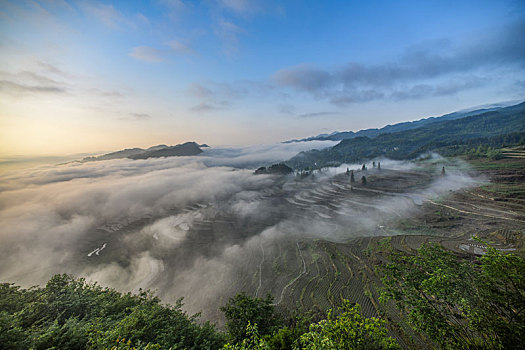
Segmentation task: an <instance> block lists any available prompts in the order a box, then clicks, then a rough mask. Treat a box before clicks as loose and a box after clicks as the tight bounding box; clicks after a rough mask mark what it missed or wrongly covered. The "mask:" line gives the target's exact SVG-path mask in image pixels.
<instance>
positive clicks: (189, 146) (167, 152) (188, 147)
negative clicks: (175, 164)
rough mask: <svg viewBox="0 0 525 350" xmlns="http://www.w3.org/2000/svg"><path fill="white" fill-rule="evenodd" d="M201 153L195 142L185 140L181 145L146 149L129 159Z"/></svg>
mask: <svg viewBox="0 0 525 350" xmlns="http://www.w3.org/2000/svg"><path fill="white" fill-rule="evenodd" d="M200 153H202V150H201V149H200V148H199V145H197V144H196V143H195V142H186V143H183V144H181V145H176V146H170V147H165V148H161V149H155V150H151V151H146V152H143V153H139V154H134V155H131V156H129V157H128V158H130V159H146V158H159V157H181V156H196V155H198V154H200Z"/></svg>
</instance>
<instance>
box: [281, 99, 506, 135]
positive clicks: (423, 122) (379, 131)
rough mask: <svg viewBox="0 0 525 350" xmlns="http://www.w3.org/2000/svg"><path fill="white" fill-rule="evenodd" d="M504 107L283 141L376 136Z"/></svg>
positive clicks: (496, 106) (491, 107)
mask: <svg viewBox="0 0 525 350" xmlns="http://www.w3.org/2000/svg"><path fill="white" fill-rule="evenodd" d="M502 108H504V107H503V106H502V105H501V104H497V105H491V106H487V107H486V108H482V109H474V110H472V109H468V110H464V111H458V112H453V113H449V114H444V115H442V116H440V117H429V118H423V119H420V120H416V121H413V122H402V123H397V124H393V125H387V126H385V127H382V128H371V129H365V130H359V131H357V132H353V131H342V132H337V131H336V132H333V133H331V134H319V135H317V136H311V137H307V138H303V139H293V140H288V141H284V142H283V143H293V142H306V141H341V140H347V139H353V138H356V137H361V136H366V137H370V138H374V137H376V136H378V135H381V134H388V133H394V132H400V131H406V130H411V129H416V128H419V127H422V126H426V125H429V124H432V123H436V122H441V121H445V120H456V119H461V118H465V117H469V116H472V115H479V114H482V113H486V112H491V111H496V110H499V109H502Z"/></svg>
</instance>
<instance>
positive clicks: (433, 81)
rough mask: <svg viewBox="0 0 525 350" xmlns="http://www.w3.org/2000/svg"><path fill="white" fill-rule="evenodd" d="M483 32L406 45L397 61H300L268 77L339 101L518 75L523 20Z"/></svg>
mask: <svg viewBox="0 0 525 350" xmlns="http://www.w3.org/2000/svg"><path fill="white" fill-rule="evenodd" d="M484 34H485V35H481V36H480V37H481V38H482V40H478V41H473V40H470V41H469V42H466V43H455V44H454V43H453V42H452V41H450V40H436V41H433V42H427V43H423V44H420V45H417V46H413V47H409V48H407V49H406V50H405V51H404V52H403V54H401V55H400V57H399V58H398V59H397V60H393V61H389V62H384V63H379V64H365V63H360V62H348V63H346V64H345V65H343V66H341V67H339V68H337V69H333V70H328V69H323V68H319V67H315V66H312V65H307V64H300V65H297V66H295V67H290V68H286V69H281V70H279V71H277V72H276V73H275V74H274V75H273V80H274V81H275V82H276V83H277V84H278V85H280V86H285V87H289V88H293V89H295V90H297V91H302V92H307V93H309V94H311V95H312V96H314V97H316V98H322V99H328V100H329V101H331V102H332V103H334V104H336V105H344V104H349V103H358V102H367V101H373V100H378V99H384V98H392V99H408V98H420V97H427V96H444V95H454V94H456V93H458V92H460V91H463V90H467V89H472V88H476V87H479V86H483V85H485V84H489V83H490V82H491V81H496V80H497V79H499V78H500V71H504V70H507V71H511V72H516V71H518V72H522V73H523V70H524V68H525V64H524V63H523V57H524V56H525V40H523V39H522V38H523V37H525V21H523V20H521V21H519V22H515V23H514V24H512V25H510V26H507V27H504V28H499V30H493V31H492V32H490V33H488V34H487V33H484Z"/></svg>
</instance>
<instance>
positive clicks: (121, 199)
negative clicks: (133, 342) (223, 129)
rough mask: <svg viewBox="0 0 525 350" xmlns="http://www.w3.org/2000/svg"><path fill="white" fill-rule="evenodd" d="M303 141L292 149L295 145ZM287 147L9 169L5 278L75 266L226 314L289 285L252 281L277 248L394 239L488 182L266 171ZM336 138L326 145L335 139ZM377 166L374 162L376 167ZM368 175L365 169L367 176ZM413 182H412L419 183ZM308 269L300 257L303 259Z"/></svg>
mask: <svg viewBox="0 0 525 350" xmlns="http://www.w3.org/2000/svg"><path fill="white" fill-rule="evenodd" d="M291 145H292V146H291ZM320 145H321V144H314V145H313V144H310V145H307V144H306V143H305V144H300V146H296V144H282V145H268V146H253V147H245V148H242V149H233V148H231V149H228V148H223V149H210V150H208V151H206V152H204V153H203V155H202V156H197V157H170V158H157V159H146V160H129V159H119V160H110V161H99V162H88V163H69V164H62V165H46V166H41V167H37V168H32V169H31V170H24V171H23V172H22V171H20V172H16V171H9V172H5V173H4V174H2V175H0V182H1V183H2V186H1V188H0V223H1V225H0V281H2V282H14V283H17V284H21V285H23V286H30V285H35V284H43V283H45V282H46V281H47V280H48V279H49V278H50V277H51V276H52V275H53V274H56V273H71V274H74V275H76V276H79V277H86V278H87V279H88V280H90V281H97V282H98V283H100V284H102V285H105V286H111V287H114V288H117V289H118V290H121V291H133V292H137V291H138V290H140V289H153V290H155V291H156V293H157V294H158V295H159V296H160V297H161V298H162V299H163V300H164V301H166V302H173V301H175V300H177V299H178V298H179V297H184V300H185V308H186V309H187V310H188V311H190V312H192V313H193V312H199V311H203V317H204V318H205V319H212V320H216V319H217V318H218V317H219V316H218V315H217V313H218V312H219V311H217V310H218V306H220V305H222V304H223V303H224V302H225V300H227V299H226V298H228V297H229V296H232V294H233V293H236V292H240V291H246V292H249V293H252V294H258V295H262V294H260V293H262V292H263V291H264V292H269V293H271V294H272V295H274V296H275V297H276V299H277V300H278V298H279V294H280V293H282V291H279V290H274V289H272V286H267V285H262V283H261V281H257V280H252V278H251V277H249V276H253V274H254V272H256V271H257V269H258V268H260V265H261V264H262V261H264V258H265V256H266V257H269V256H271V254H272V252H274V251H276V250H279V249H280V247H281V246H282V245H289V244H292V245H294V244H296V243H295V242H301V241H305V240H310V239H324V240H329V241H334V242H347V241H349V240H351V239H353V238H356V237H365V236H385V235H390V234H392V233H391V232H390V231H388V230H386V229H385V227H386V228H388V226H389V224H390V223H392V222H395V221H396V220H399V219H402V218H408V217H410V216H412V215H416V214H417V213H418V212H419V210H420V208H421V206H422V205H423V204H424V202H425V201H426V200H428V199H432V198H437V197H439V196H444V195H447V194H448V193H449V192H450V191H454V190H458V189H462V188H468V187H470V186H473V185H476V184H477V183H478V182H479V181H480V179H478V178H473V177H471V176H469V175H468V174H467V173H468V167H467V165H466V164H460V166H457V164H456V166H455V167H454V168H453V169H452V168H451V169H450V170H447V176H445V177H442V176H439V172H440V170H441V166H442V165H443V164H445V163H444V162H446V161H445V160H444V159H441V158H440V157H439V156H437V155H434V158H433V161H435V162H436V165H435V166H433V167H430V169H431V171H426V172H424V173H423V175H420V174H419V173H418V171H419V165H418V164H417V163H413V162H397V161H391V160H387V159H381V160H377V161H380V162H381V167H382V169H381V170H378V169H375V168H373V169H369V170H368V171H367V172H366V176H367V178H368V179H369V181H370V182H373V181H375V180H374V179H381V178H382V177H385V176H386V177H388V176H389V174H393V173H394V172H395V171H403V172H405V173H406V174H408V175H406V176H407V179H409V180H410V177H411V176H413V177H417V179H418V181H417V184H411V183H409V182H407V183H401V184H396V185H395V186H397V187H394V185H392V186H390V185H389V186H383V187H381V186H379V187H377V186H375V187H372V186H371V187H363V186H361V187H360V186H358V185H354V186H353V185H352V184H351V183H350V182H349V177H348V176H347V175H346V174H345V172H346V169H347V168H349V169H353V170H355V172H356V179H357V180H358V181H359V180H360V177H361V173H360V172H359V169H361V165H362V164H343V165H341V166H340V167H337V168H328V169H323V170H321V171H318V172H316V173H315V174H314V175H313V176H309V177H306V178H302V179H300V178H298V177H296V176H295V175H289V176H286V177H279V176H270V175H254V174H253V170H254V168H255V167H257V166H259V165H269V164H271V163H273V162H277V161H282V160H285V159H287V158H290V157H291V156H293V155H294V154H295V153H296V152H297V151H298V147H300V148H301V149H299V150H304V149H306V147H310V148H312V147H313V146H315V147H319V146H320ZM324 145H326V144H324ZM369 168H371V166H369ZM363 174H364V173H363ZM407 181H408V180H407ZM298 268H300V262H298Z"/></svg>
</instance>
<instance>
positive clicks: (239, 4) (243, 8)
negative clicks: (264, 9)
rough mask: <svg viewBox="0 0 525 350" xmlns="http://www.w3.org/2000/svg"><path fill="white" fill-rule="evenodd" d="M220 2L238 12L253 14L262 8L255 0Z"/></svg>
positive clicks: (225, 0)
mask: <svg viewBox="0 0 525 350" xmlns="http://www.w3.org/2000/svg"><path fill="white" fill-rule="evenodd" d="M220 4H221V5H222V6H223V7H224V8H227V9H228V10H230V11H233V12H235V13H237V14H242V15H244V14H252V13H255V12H258V11H260V10H261V7H260V5H259V4H258V2H257V1H254V0H220Z"/></svg>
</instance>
